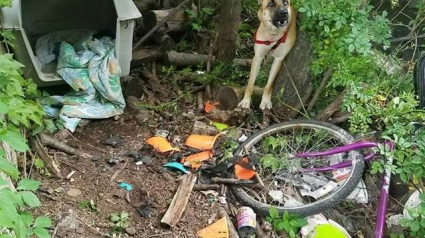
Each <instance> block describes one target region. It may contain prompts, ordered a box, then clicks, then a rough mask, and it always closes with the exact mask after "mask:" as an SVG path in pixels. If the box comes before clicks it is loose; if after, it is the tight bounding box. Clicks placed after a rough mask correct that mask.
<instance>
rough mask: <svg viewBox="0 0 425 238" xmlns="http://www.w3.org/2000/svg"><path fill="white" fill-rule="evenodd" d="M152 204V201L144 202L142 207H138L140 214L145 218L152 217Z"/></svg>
mask: <svg viewBox="0 0 425 238" xmlns="http://www.w3.org/2000/svg"><path fill="white" fill-rule="evenodd" d="M151 208H152V207H151V205H150V203H145V204H142V205H141V206H140V207H138V208H136V210H137V212H138V213H139V214H140V216H142V217H144V218H151Z"/></svg>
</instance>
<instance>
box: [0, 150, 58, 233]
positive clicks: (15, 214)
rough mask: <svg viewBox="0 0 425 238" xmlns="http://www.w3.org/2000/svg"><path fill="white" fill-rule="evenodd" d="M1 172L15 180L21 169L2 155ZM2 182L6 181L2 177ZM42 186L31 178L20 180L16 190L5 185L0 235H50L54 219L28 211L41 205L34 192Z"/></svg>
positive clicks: (1, 192) (0, 207) (0, 194)
mask: <svg viewBox="0 0 425 238" xmlns="http://www.w3.org/2000/svg"><path fill="white" fill-rule="evenodd" d="M0 172H3V173H5V174H7V175H10V176H11V177H12V178H14V179H15V180H16V179H17V178H18V176H19V171H18V170H17V169H16V168H15V167H14V166H13V165H11V164H10V163H9V162H7V161H6V159H5V158H4V157H3V155H2V156H0ZM0 184H3V185H5V182H4V181H3V180H1V179H0ZM39 186H40V182H38V181H34V180H31V179H22V180H20V181H19V183H18V186H17V188H16V190H12V189H10V188H9V187H3V188H2V189H1V190H0V201H1V202H0V237H2V235H9V237H12V238H27V237H34V236H36V237H39V238H47V237H50V235H49V232H48V230H47V229H48V228H50V227H51V226H52V221H51V220H50V219H49V218H47V217H42V216H41V217H37V218H36V219H35V220H34V217H33V216H32V215H31V213H29V212H28V211H27V209H28V208H36V207H39V206H40V205H41V203H40V200H39V199H38V198H37V196H36V195H35V194H34V192H35V191H36V190H37V189H38V187H39Z"/></svg>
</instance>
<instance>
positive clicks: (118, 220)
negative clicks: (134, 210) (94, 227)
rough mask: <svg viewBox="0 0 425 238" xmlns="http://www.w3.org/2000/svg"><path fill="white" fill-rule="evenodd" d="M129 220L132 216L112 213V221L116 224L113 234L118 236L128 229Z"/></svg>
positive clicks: (123, 213)
mask: <svg viewBox="0 0 425 238" xmlns="http://www.w3.org/2000/svg"><path fill="white" fill-rule="evenodd" d="M129 219H130V216H129V214H128V213H126V212H121V213H112V214H111V216H110V221H111V222H113V223H114V227H113V228H112V233H113V234H116V233H120V232H122V231H123V230H124V229H125V228H126V227H128V220H129Z"/></svg>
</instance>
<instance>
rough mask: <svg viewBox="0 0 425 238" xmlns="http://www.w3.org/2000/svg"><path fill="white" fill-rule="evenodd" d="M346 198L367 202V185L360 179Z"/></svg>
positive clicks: (362, 202)
mask: <svg viewBox="0 0 425 238" xmlns="http://www.w3.org/2000/svg"><path fill="white" fill-rule="evenodd" d="M347 200H350V201H355V202H357V203H361V204H367V203H368V202H369V195H368V193H367V187H366V184H365V183H364V181H363V179H362V180H360V182H359V184H357V187H356V188H355V189H354V191H353V192H352V193H351V194H350V195H349V196H348V197H347Z"/></svg>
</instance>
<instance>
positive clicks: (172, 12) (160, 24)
mask: <svg viewBox="0 0 425 238" xmlns="http://www.w3.org/2000/svg"><path fill="white" fill-rule="evenodd" d="M189 1H190V0H184V1H183V2H182V3H180V4H179V5H178V6H177V7H176V8H174V9H173V11H171V12H170V14H168V16H166V17H165V18H164V19H163V20H162V21H161V22H159V23H158V24H157V25H156V26H155V27H154V28H152V29H151V30H150V31H149V32H148V33H146V35H144V36H143V37H142V39H140V40H139V41H138V42H137V43H136V44H135V45H134V47H133V51H135V50H137V48H139V47H140V46H141V45H142V44H143V43H144V42H145V41H146V40H147V39H149V37H151V36H152V35H153V33H155V32H156V31H157V30H158V29H159V28H160V27H162V26H164V24H165V23H166V22H167V20H168V19H170V18H171V17H172V16H174V14H176V13H177V12H178V11H179V10H180V9H181V8H182V7H183V6H184V5H186V4H187V3H188V2H189Z"/></svg>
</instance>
